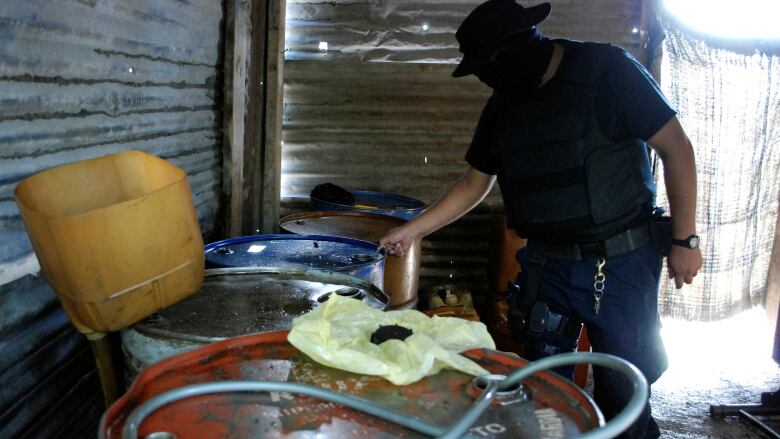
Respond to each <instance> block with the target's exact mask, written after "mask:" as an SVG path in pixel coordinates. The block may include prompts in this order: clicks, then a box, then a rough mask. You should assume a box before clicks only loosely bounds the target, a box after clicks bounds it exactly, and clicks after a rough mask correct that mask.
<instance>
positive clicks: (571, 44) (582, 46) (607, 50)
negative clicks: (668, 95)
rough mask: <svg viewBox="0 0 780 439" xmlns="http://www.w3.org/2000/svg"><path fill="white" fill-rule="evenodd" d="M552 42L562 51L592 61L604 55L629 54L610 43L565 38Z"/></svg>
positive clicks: (618, 55) (620, 55) (621, 55)
mask: <svg viewBox="0 0 780 439" xmlns="http://www.w3.org/2000/svg"><path fill="white" fill-rule="evenodd" d="M553 43H558V44H560V45H561V46H563V48H564V51H567V52H569V53H570V54H571V55H572V56H573V57H577V58H582V61H586V60H590V61H591V62H593V61H596V60H599V59H601V58H605V57H607V58H608V57H624V56H631V54H630V53H629V52H628V51H627V50H626V49H624V48H622V47H620V46H617V45H614V44H611V43H599V42H595V41H578V40H567V39H557V40H553Z"/></svg>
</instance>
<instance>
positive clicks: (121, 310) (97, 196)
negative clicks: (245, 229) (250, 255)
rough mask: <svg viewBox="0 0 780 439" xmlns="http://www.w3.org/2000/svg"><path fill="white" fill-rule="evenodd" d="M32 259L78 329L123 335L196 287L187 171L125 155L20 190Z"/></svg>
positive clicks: (198, 258)
mask: <svg viewBox="0 0 780 439" xmlns="http://www.w3.org/2000/svg"><path fill="white" fill-rule="evenodd" d="M15 195H16V202H17V204H18V206H19V210H20V212H21V214H22V219H23V221H24V224H25V227H26V229H27V233H28V235H29V237H30V241H31V242H32V245H33V249H34V251H35V255H36V256H37V257H38V261H39V262H40V265H41V268H42V270H43V273H44V275H45V276H46V278H47V280H48V281H49V283H50V284H51V285H52V287H53V289H54V291H55V292H56V293H57V295H58V297H59V299H60V301H61V302H62V305H63V307H64V308H65V311H66V313H67V314H68V316H69V317H70V319H71V321H72V322H73V324H74V325H75V326H76V329H77V330H78V331H79V332H81V333H83V334H86V335H89V334H92V333H99V332H110V331H116V330H119V329H121V328H124V327H126V326H129V325H131V324H133V323H135V322H137V321H139V320H141V319H143V318H145V317H146V316H148V315H150V314H152V313H153V312H155V311H157V310H158V309H161V308H163V307H166V306H168V305H170V304H172V303H175V302H177V301H179V300H181V299H183V298H184V297H187V296H188V295H190V294H192V293H194V292H195V291H197V290H198V288H199V287H200V285H201V284H202V282H203V269H204V255H203V238H202V237H201V234H200V228H199V226H198V220H197V215H196V211H195V207H194V205H193V201H192V193H191V191H190V188H189V185H188V182H187V175H186V173H185V172H184V171H182V170H181V169H180V168H178V167H176V166H174V165H172V164H171V163H169V162H167V161H165V160H162V159H160V158H158V157H155V156H153V155H150V154H147V153H144V152H140V151H126V152H120V153H117V154H112V155H108V156H104V157H100V158H96V159H90V160H84V161H79V162H75V163H71V164H67V165H63V166H58V167H55V168H51V169H48V170H46V171H43V172H41V173H38V174H35V175H33V176H31V177H29V178H27V179H25V180H23V181H22V182H21V183H19V185H17V187H16V191H15Z"/></svg>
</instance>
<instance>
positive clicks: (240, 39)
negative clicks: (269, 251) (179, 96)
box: [222, 0, 252, 236]
mask: <svg viewBox="0 0 780 439" xmlns="http://www.w3.org/2000/svg"><path fill="white" fill-rule="evenodd" d="M225 4H226V8H225V9H226V10H225V112H224V138H223V140H224V141H223V151H224V156H223V177H222V182H223V188H224V191H225V197H226V198H225V199H226V202H227V206H226V214H227V220H226V229H227V230H226V232H227V234H228V235H229V236H238V235H240V234H241V222H242V221H241V214H242V211H243V207H244V194H243V190H242V188H243V186H244V148H245V131H246V122H247V115H248V114H247V113H248V105H247V102H248V100H249V94H248V90H247V82H248V80H249V63H250V61H251V56H250V50H251V43H250V38H249V37H250V35H249V32H250V31H251V28H252V25H251V23H250V12H251V11H250V1H249V0H228V1H227V2H226V3H225Z"/></svg>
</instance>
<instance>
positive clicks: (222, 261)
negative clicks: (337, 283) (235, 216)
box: [205, 234, 385, 289]
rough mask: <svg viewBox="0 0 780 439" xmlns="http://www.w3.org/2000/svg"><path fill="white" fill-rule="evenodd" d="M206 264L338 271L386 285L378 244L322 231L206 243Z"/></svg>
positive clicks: (379, 286)
mask: <svg viewBox="0 0 780 439" xmlns="http://www.w3.org/2000/svg"><path fill="white" fill-rule="evenodd" d="M205 251H206V268H227V267H276V268H297V269H317V270H327V271H335V272H339V273H344V274H347V275H350V276H354V277H357V278H359V279H364V280H367V281H369V282H371V283H372V284H374V285H376V286H377V287H378V288H380V289H383V288H384V269H385V257H384V255H383V254H382V253H380V252H378V251H377V248H376V244H373V243H371V242H368V241H361V240H359V239H352V238H344V237H337V236H323V235H296V234H282V235H278V234H277V235H254V236H242V237H239V238H230V239H225V240H222V241H217V242H212V243H211V244H208V245H206V247H205Z"/></svg>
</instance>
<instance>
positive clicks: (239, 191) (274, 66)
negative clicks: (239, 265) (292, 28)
mask: <svg viewBox="0 0 780 439" xmlns="http://www.w3.org/2000/svg"><path fill="white" fill-rule="evenodd" d="M285 7H286V4H285V1H284V0H272V1H269V2H262V1H260V0H228V2H227V8H226V9H227V10H226V11H225V13H226V17H227V20H226V26H225V116H224V128H225V129H224V133H225V134H224V151H225V154H224V177H223V184H224V188H225V195H226V201H227V204H228V205H227V209H226V210H227V212H226V214H227V221H226V224H227V234H228V235H229V236H239V235H242V234H243V235H247V234H257V233H260V232H264V233H270V232H273V231H275V230H276V227H277V222H278V219H279V190H280V186H281V184H280V182H281V175H280V174H281V173H280V169H281V154H280V149H281V111H282V103H281V99H282V91H281V88H282V71H283V68H282V66H283V59H282V55H283V52H284V16H285V14H284V10H285Z"/></svg>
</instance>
